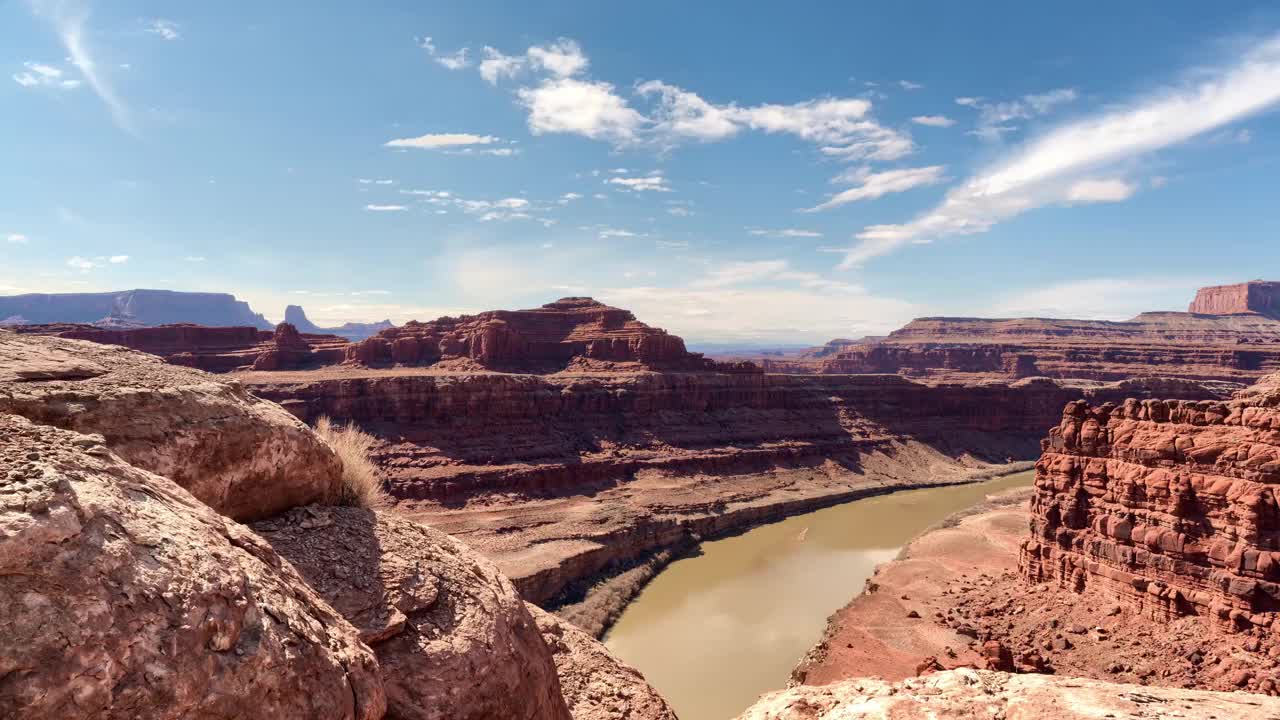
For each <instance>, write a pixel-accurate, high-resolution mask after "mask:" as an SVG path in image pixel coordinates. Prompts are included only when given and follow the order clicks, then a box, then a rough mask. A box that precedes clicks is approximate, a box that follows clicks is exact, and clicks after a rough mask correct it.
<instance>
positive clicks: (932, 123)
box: [911, 115, 956, 127]
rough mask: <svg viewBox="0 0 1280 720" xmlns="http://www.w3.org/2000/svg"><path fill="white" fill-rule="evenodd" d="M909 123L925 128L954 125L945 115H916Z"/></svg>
mask: <svg viewBox="0 0 1280 720" xmlns="http://www.w3.org/2000/svg"><path fill="white" fill-rule="evenodd" d="M911 122H913V123H915V124H917V125H925V126H927V127H951V126H952V125H955V124H956V121H955V120H952V119H951V118H949V117H947V116H946V115H917V116H915V117H913V118H911Z"/></svg>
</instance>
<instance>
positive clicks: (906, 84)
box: [898, 80, 924, 90]
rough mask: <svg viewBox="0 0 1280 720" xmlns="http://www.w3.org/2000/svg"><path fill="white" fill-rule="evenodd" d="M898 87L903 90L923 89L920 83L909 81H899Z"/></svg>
mask: <svg viewBox="0 0 1280 720" xmlns="http://www.w3.org/2000/svg"><path fill="white" fill-rule="evenodd" d="M898 85H900V86H901V87H902V89H903V90H919V89H921V88H923V87H924V85H921V84H920V83H916V82H911V81H910V80H899V81H898Z"/></svg>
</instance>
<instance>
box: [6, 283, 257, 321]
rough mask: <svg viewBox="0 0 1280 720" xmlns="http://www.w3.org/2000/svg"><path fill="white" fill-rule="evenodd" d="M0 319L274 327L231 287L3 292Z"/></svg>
mask: <svg viewBox="0 0 1280 720" xmlns="http://www.w3.org/2000/svg"><path fill="white" fill-rule="evenodd" d="M0 318H3V320H0V324H3V325H42V324H48V323H77V324H84V325H94V326H97V327H107V328H130V327H147V326H155V325H169V324H174V323H191V324H194V325H206V326H210V327H231V326H247V327H253V328H257V329H259V330H270V329H271V328H272V327H273V326H272V324H271V323H270V322H269V321H268V320H267V319H266V318H265V317H263V316H262V315H261V314H259V313H255V312H254V311H253V310H252V309H250V307H249V303H246V302H244V301H241V300H237V299H236V298H235V296H234V295H231V294H228V293H194V292H178V291H175V290H123V291H120V292H105V293H59V294H53V295H48V294H29V295H9V296H4V297H0Z"/></svg>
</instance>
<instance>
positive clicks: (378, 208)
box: [364, 203, 409, 212]
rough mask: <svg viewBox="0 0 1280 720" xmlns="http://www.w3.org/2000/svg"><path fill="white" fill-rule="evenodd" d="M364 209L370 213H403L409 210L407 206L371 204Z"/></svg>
mask: <svg viewBox="0 0 1280 720" xmlns="http://www.w3.org/2000/svg"><path fill="white" fill-rule="evenodd" d="M364 209H365V210H368V211H370V212H403V211H405V210H408V209H409V208H408V207H407V206H405V205H376V204H373V203H370V204H368V205H365V206H364Z"/></svg>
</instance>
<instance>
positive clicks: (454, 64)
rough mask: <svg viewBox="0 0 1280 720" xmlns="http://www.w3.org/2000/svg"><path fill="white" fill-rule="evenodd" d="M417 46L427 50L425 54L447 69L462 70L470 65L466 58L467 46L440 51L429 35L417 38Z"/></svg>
mask: <svg viewBox="0 0 1280 720" xmlns="http://www.w3.org/2000/svg"><path fill="white" fill-rule="evenodd" d="M417 41H418V47H420V48H422V49H423V50H426V51H427V55H428V56H430V57H431V59H432V60H434V61H435V62H436V63H438V64H439V65H441V66H442V67H445V68H447V69H449V70H462V69H464V68H468V67H471V61H470V60H469V59H467V53H468V52H470V51H469V50H468V49H467V48H462V49H461V50H458V51H457V52H452V53H441V52H440V51H439V50H437V49H436V46H435V43H434V42H432V40H431V38H430V37H423V38H417Z"/></svg>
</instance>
